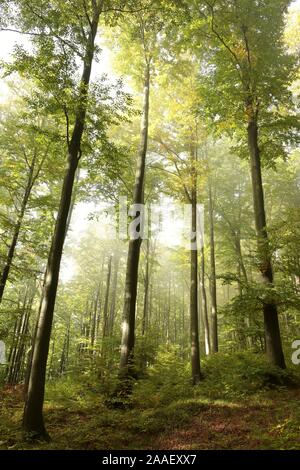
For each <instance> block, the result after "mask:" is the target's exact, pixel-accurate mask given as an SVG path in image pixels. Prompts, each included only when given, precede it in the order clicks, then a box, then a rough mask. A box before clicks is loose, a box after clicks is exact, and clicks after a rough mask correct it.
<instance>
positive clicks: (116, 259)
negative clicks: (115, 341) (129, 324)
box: [109, 253, 120, 336]
mask: <svg viewBox="0 0 300 470" xmlns="http://www.w3.org/2000/svg"><path fill="white" fill-rule="evenodd" d="M119 262H120V257H119V254H118V253H117V254H115V256H114V266H113V278H112V283H111V304H110V309H109V336H113V333H114V326H115V318H116V301H117V286H118V271H119Z"/></svg>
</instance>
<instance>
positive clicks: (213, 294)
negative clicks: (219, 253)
mask: <svg viewBox="0 0 300 470" xmlns="http://www.w3.org/2000/svg"><path fill="white" fill-rule="evenodd" d="M208 200H209V238H210V282H209V284H210V299H211V339H212V341H211V349H212V352H213V353H216V352H218V317H217V283H216V260H215V227H214V206H213V204H214V203H213V198H212V189H211V183H209V199H208Z"/></svg>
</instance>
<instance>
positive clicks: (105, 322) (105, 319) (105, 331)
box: [102, 255, 112, 353]
mask: <svg viewBox="0 0 300 470" xmlns="http://www.w3.org/2000/svg"><path fill="white" fill-rule="evenodd" d="M111 262H112V255H111V256H110V257H109V260H108V266H107V278H106V291H105V301H104V310H103V331H102V339H105V338H106V336H107V335H108V320H109V318H108V305H109V304H108V301H109V291H110V278H111ZM103 352H104V348H103V347H102V353H103Z"/></svg>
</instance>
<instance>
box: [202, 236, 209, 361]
mask: <svg viewBox="0 0 300 470" xmlns="http://www.w3.org/2000/svg"><path fill="white" fill-rule="evenodd" d="M200 289H201V307H202V320H203V326H204V344H205V354H206V355H207V356H208V355H209V354H210V353H211V345H210V331H209V322H208V313H207V297H206V289H205V259H204V246H203V245H202V247H201V270H200Z"/></svg>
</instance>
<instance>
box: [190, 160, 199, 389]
mask: <svg viewBox="0 0 300 470" xmlns="http://www.w3.org/2000/svg"><path fill="white" fill-rule="evenodd" d="M193 153H194V152H193ZM191 158H192V171H191V177H192V189H191V198H190V202H191V206H192V223H191V228H192V232H193V234H194V239H192V240H191V255H190V256H191V271H190V279H191V282H190V317H191V320H190V321H191V366H192V382H193V384H194V385H196V384H198V383H199V382H200V380H201V371H200V346H199V318H198V248H197V170H196V167H195V164H196V157H195V155H194V154H193V155H192V157H191Z"/></svg>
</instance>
